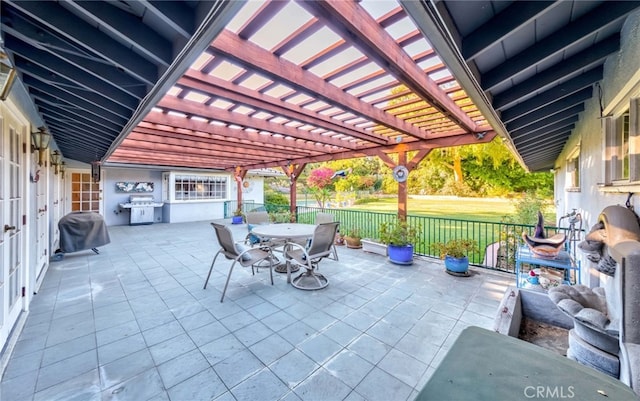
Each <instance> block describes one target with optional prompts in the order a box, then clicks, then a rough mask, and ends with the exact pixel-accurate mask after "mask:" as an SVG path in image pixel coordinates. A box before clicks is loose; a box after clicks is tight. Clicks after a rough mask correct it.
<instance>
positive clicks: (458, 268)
mask: <svg viewBox="0 0 640 401" xmlns="http://www.w3.org/2000/svg"><path fill="white" fill-rule="evenodd" d="M444 266H445V267H446V268H447V271H449V272H452V273H458V274H465V273H467V272H468V271H469V258H467V257H466V256H463V257H461V258H454V257H452V256H449V255H447V256H445V257H444Z"/></svg>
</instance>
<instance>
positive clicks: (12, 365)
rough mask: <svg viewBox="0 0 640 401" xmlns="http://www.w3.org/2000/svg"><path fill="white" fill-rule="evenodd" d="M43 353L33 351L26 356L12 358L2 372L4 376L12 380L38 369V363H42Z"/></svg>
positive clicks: (41, 351)
mask: <svg viewBox="0 0 640 401" xmlns="http://www.w3.org/2000/svg"><path fill="white" fill-rule="evenodd" d="M43 353H44V351H43V350H40V351H35V352H31V353H29V354H26V355H21V356H14V357H13V358H11V359H10V360H9V364H8V365H7V368H6V369H5V371H4V376H3V377H6V378H8V379H13V378H15V377H18V376H22V375H24V374H25V373H27V372H32V371H34V370H36V371H37V370H38V369H40V363H41V362H42V355H43Z"/></svg>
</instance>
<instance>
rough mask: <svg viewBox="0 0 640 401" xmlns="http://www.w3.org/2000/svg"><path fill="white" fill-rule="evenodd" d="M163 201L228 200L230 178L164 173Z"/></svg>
mask: <svg viewBox="0 0 640 401" xmlns="http://www.w3.org/2000/svg"><path fill="white" fill-rule="evenodd" d="M163 176H164V177H163V181H164V183H165V185H166V187H167V189H168V191H167V192H170V193H166V194H165V195H164V197H165V201H202V200H228V197H229V186H230V178H229V175H224V174H184V173H178V172H175V173H174V172H171V173H164V174H163Z"/></svg>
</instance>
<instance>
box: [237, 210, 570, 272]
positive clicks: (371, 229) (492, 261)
mask: <svg viewBox="0 0 640 401" xmlns="http://www.w3.org/2000/svg"><path fill="white" fill-rule="evenodd" d="M231 203H234V202H231ZM234 205H235V203H234ZM235 209H236V208H233V205H231V206H230V207H229V209H228V210H230V211H231V212H233V210H235ZM243 209H245V210H246V211H251V210H255V209H258V210H265V209H266V210H267V211H269V212H270V213H278V212H282V211H283V210H284V211H285V212H286V211H287V210H288V206H282V205H259V204H250V205H248V204H245V205H243ZM225 210H227V209H225ZM318 213H331V214H333V215H334V216H335V219H336V221H339V222H340V231H342V232H346V231H347V230H348V229H349V228H357V229H358V230H359V232H360V235H361V236H362V238H371V239H376V238H378V227H380V225H381V224H382V223H383V222H393V221H395V220H396V216H397V214H395V213H382V212H365V211H358V210H351V209H321V208H317V207H308V206H298V207H297V208H296V221H297V222H299V223H310V224H313V223H315V216H316V214H318ZM230 216H231V214H229V215H227V216H225V217H230ZM407 222H408V223H409V225H410V226H412V227H419V228H420V230H419V240H418V243H417V244H414V253H415V254H417V255H422V256H430V257H435V258H437V257H439V255H437V254H436V252H435V251H434V250H433V249H432V248H431V244H432V243H434V242H446V241H448V240H450V239H456V238H464V239H473V240H476V241H477V242H478V249H477V251H475V252H472V253H470V254H469V255H467V256H468V257H469V261H470V262H471V264H473V265H475V266H481V267H485V268H489V269H495V270H501V271H505V272H510V273H514V272H515V254H516V249H517V247H518V245H519V244H520V243H522V233H523V232H527V233H528V234H529V235H532V233H533V231H534V229H535V226H534V225H527V224H511V223H494V222H487V221H472V220H461V219H449V218H440V217H428V216H415V215H409V216H407ZM545 230H546V232H547V235H553V234H555V233H556V232H566V233H567V235H569V233H568V232H567V231H568V228H559V227H553V226H548V227H545ZM567 245H568V246H570V245H572V244H571V242H568V243H567Z"/></svg>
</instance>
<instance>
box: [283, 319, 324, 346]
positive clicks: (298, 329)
mask: <svg viewBox="0 0 640 401" xmlns="http://www.w3.org/2000/svg"><path fill="white" fill-rule="evenodd" d="M315 333H316V330H315V329H314V328H313V327H310V326H309V325H307V324H305V323H303V322H301V321H297V322H295V323H293V324H291V325H289V326H287V327H285V328H284V329H282V330H280V331H279V332H278V334H280V335H281V336H282V337H283V338H284V339H286V340H287V341H289V343H291V344H292V345H294V346H297V345H298V344H300V343H301V342H303V341H305V340H307V339H308V338H309V337H311V336H312V335H314V334H315Z"/></svg>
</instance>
